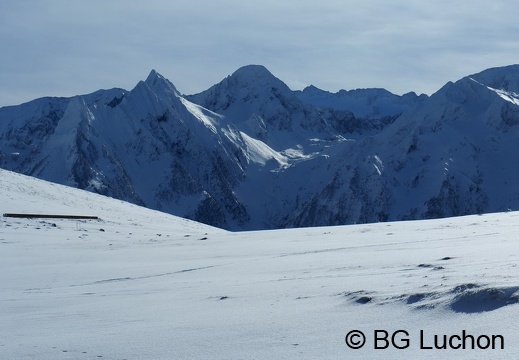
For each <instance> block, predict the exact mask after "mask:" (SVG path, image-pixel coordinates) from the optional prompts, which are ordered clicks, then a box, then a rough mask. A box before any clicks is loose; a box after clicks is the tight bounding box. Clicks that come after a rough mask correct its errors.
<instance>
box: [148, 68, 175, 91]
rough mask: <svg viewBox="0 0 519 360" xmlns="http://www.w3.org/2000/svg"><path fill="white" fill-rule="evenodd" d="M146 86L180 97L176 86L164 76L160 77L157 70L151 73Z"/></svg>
mask: <svg viewBox="0 0 519 360" xmlns="http://www.w3.org/2000/svg"><path fill="white" fill-rule="evenodd" d="M145 83H146V85H148V86H149V87H150V88H151V89H159V88H162V89H165V90H169V91H171V92H173V93H174V94H176V95H178V94H179V92H178V91H177V89H176V88H175V85H173V84H172V83H171V81H169V80H168V79H166V78H165V77H164V76H162V75H160V74H159V73H158V72H157V71H155V69H153V70H151V71H150V74H149V75H148V77H147V78H146V81H145Z"/></svg>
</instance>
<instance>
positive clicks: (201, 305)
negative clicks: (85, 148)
mask: <svg viewBox="0 0 519 360" xmlns="http://www.w3.org/2000/svg"><path fill="white" fill-rule="evenodd" d="M0 200H1V201H0V212H1V213H4V212H15V211H16V212H22V211H23V212H46V213H48V212H53V213H54V212H56V213H57V212H59V213H68V214H77V215H85V214H88V215H98V216H99V217H100V220H88V221H86V220H85V221H78V220H63V219H46V220H43V219H13V218H3V217H2V218H0V284H2V286H1V287H0V304H1V306H0V323H1V324H2V326H0V354H1V357H2V358H5V359H10V360H19V359H20V360H21V359H42V360H50V359H52V360H61V359H63V360H64V359H75V360H82V359H101V358H102V359H194V360H196V359H204V360H205V359H215V360H219V359H250V358H258V359H268V358H274V359H294V358H297V359H312V360H313V359H347V358H355V359H370V360H371V359H402V358H406V359H417V360H421V359H436V358H438V357H444V358H447V359H462V360H464V359H471V360H474V359H488V358H492V359H513V358H515V356H516V355H517V354H518V353H519V342H518V340H517V329H516V328H517V326H516V320H515V319H517V317H518V315H519V292H518V289H519V280H518V278H517V264H518V262H519V255H518V253H517V233H518V227H519V213H517V212H507V213H497V214H487V215H482V216H477V215H475V216H467V217H460V218H450V219H441V220H427V221H410V222H388V223H379V224H363V225H351V226H337V227H320V228H304V229H287V230H275V231H257V232H241V233H230V232H226V231H222V230H220V229H216V228H213V227H209V226H205V225H202V224H198V223H195V222H192V221H188V220H184V219H180V218H177V217H174V216H170V215H166V214H164V213H160V212H156V211H151V210H147V209H144V208H141V207H138V206H135V205H131V204H128V203H123V202H121V201H117V200H113V199H109V198H106V197H102V196H99V195H95V194H91V193H87V192H84V191H80V190H76V189H72V188H68V187H63V186H60V185H56V184H50V183H47V182H43V181H41V180H37V179H34V178H29V177H26V176H23V175H19V174H15V173H12V172H8V171H5V170H0ZM352 330H360V331H363V332H364V334H365V335H366V344H365V346H364V347H363V348H362V349H359V350H352V349H350V348H348V347H347V346H346V344H345V336H346V334H348V333H349V332H350V331H352ZM375 330H385V331H388V332H389V333H390V334H392V333H393V332H394V331H397V330H404V331H406V332H407V333H408V336H403V335H404V334H403V333H399V334H397V336H396V339H397V344H398V345H399V346H403V345H404V344H405V343H404V342H400V340H401V339H403V338H407V339H409V347H407V348H405V349H397V348H394V347H393V346H390V347H389V348H387V349H385V350H382V349H379V350H375V349H374V336H373V334H374V331H375ZM421 332H422V336H421ZM463 333H465V334H467V335H471V336H474V337H475V338H476V339H477V338H479V337H482V338H481V339H482V341H484V340H485V338H484V337H485V336H487V337H491V336H493V335H499V336H501V337H502V339H503V342H501V341H497V342H496V343H495V345H496V347H495V349H492V348H488V349H486V350H483V349H472V348H471V346H470V344H471V343H470V342H467V348H466V349H457V350H454V349H446V350H443V349H442V350H439V349H420V347H421V343H420V339H421V338H423V342H422V345H423V346H424V347H431V346H434V336H435V335H437V336H438V337H439V341H440V342H441V341H442V339H443V335H446V336H449V337H450V336H461V335H462V334H463ZM453 341H454V342H453V344H454V345H455V346H456V345H458V343H459V340H458V339H457V338H453ZM201 342H202V343H203V344H201ZM501 344H502V345H503V349H501ZM379 345H380V346H382V345H383V342H381V343H380V344H379ZM481 345H482V346H485V345H486V343H484V342H481Z"/></svg>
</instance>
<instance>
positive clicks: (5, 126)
mask: <svg viewBox="0 0 519 360" xmlns="http://www.w3.org/2000/svg"><path fill="white" fill-rule="evenodd" d="M316 91H317V90H315V89H314V92H316ZM518 93H519V66H517V65H515V66H509V67H504V68H496V69H489V70H486V71H484V72H482V73H479V74H474V75H471V76H468V77H466V78H463V79H461V80H459V81H457V82H456V83H449V84H447V85H445V86H444V87H443V88H442V89H440V90H439V91H438V92H437V93H435V94H434V95H432V96H431V97H417V96H416V95H413V94H410V95H406V96H403V97H398V96H396V95H392V94H390V93H388V92H386V91H385V90H380V89H372V90H365V91H356V92H353V93H350V92H348V95H347V96H346V97H344V99H346V100H345V102H344V103H343V104H342V105H341V104H339V103H338V102H334V104H332V105H333V106H334V107H336V108H338V107H340V106H344V107H347V106H350V105H351V106H353V107H354V108H355V109H353V110H355V111H357V110H358V109H359V108H361V109H364V110H366V109H368V110H369V106H372V108H371V109H372V110H373V111H371V112H369V111H368V112H365V113H364V115H366V117H365V118H362V117H357V116H355V115H354V114H353V113H352V112H350V111H343V110H336V109H331V108H325V107H321V106H314V105H312V104H310V103H308V102H305V101H302V100H301V99H300V96H301V94H298V93H297V92H293V91H291V90H290V89H289V88H288V87H287V86H286V85H285V84H284V83H283V82H282V81H281V80H279V79H277V78H275V77H274V76H273V75H272V74H271V73H270V72H269V71H268V70H267V69H265V68H264V67H262V66H257V65H251V66H246V67H243V68H241V69H238V70H237V71H236V72H235V73H234V74H232V75H231V76H229V77H227V78H226V79H224V80H223V81H222V82H220V83H219V84H216V85H214V86H213V87H211V88H210V89H208V90H207V91H204V92H202V93H200V94H196V95H191V96H181V95H180V93H179V92H178V91H177V89H176V88H175V87H174V86H173V84H172V83H171V82H169V81H168V80H166V79H165V78H164V77H162V76H161V75H159V74H158V73H156V72H155V71H152V72H151V73H150V75H149V76H148V78H147V79H146V81H142V82H140V83H139V84H137V86H136V87H135V88H134V89H133V90H131V91H126V90H122V89H112V90H100V91H98V92H96V93H93V94H90V95H85V96H76V97H73V98H45V99H38V100H35V101H33V102H30V103H27V104H24V105H20V106H16V107H5V108H1V109H0V166H1V167H2V168H5V169H9V170H13V171H16V172H20V173H24V174H28V175H32V176H36V177H39V178H42V179H47V180H50V181H54V182H58V183H61V184H67V185H71V186H74V187H79V188H82V189H87V190H90V191H94V192H98V193H100V194H104V195H108V196H112V197H115V198H119V199H123V200H127V201H131V202H133V203H136V204H140V205H144V206H147V207H150V208H153V209H157V210H161V211H165V212H168V213H171V214H175V215H178V216H183V217H187V218H190V219H195V220H197V221H200V222H204V223H207V224H210V225H213V226H218V227H222V228H226V229H233V230H239V229H247V230H251V229H266V228H280V227H302V226H323V225H340V224H352V223H365V222H378V221H387V220H401V219H423V218H437V217H446V216H455V215H465V214H475V213H482V212H494V211H503V210H506V209H517V208H519V190H518V188H517V187H516V186H515V185H514V184H515V182H516V181H515V179H516V178H517V177H518V175H519V172H518V171H517V170H516V167H515V166H513V165H514V164H515V162H516V161H515V160H516V155H515V154H517V153H518V151H519V141H517V140H518V138H519V127H518V126H517V125H519V95H518ZM314 99H315V96H314ZM348 99H349V100H348ZM352 99H354V100H355V101H353V100H352ZM307 100H308V98H307ZM334 101H335V100H334ZM337 101H338V100H337ZM348 104H350V105H348ZM377 109H378V110H377ZM364 110H363V111H364ZM400 111H403V112H402V113H401V114H400ZM368 113H369V114H368ZM375 113H376V114H378V115H376V116H379V115H380V116H382V115H383V116H382V117H380V118H376V116H375Z"/></svg>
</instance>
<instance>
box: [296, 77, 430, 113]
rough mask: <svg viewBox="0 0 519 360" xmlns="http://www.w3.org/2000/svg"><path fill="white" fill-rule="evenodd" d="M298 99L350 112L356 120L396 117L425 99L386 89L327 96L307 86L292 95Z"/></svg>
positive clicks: (361, 90)
mask: <svg viewBox="0 0 519 360" xmlns="http://www.w3.org/2000/svg"><path fill="white" fill-rule="evenodd" d="M295 94H296V96H297V98H298V99H300V100H302V101H304V102H307V103H309V104H312V105H315V106H321V107H328V108H332V109H337V110H348V111H351V112H352V113H353V114H354V115H355V116H356V117H360V118H369V119H379V118H383V117H386V116H396V115H399V114H401V113H403V112H405V111H407V110H409V109H410V108H412V107H414V106H416V105H417V104H418V103H420V102H422V101H424V100H426V99H427V95H425V94H422V95H420V96H418V95H416V94H415V93H414V92H410V93H407V94H404V95H402V96H399V95H395V94H393V93H391V92H389V91H387V90H386V89H355V90H341V91H339V92H336V93H331V92H328V91H325V90H321V89H319V88H316V87H315V86H313V85H310V86H308V87H306V88H305V89H303V90H302V91H296V92H295Z"/></svg>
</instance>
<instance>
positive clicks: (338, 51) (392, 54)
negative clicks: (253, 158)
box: [0, 0, 519, 106]
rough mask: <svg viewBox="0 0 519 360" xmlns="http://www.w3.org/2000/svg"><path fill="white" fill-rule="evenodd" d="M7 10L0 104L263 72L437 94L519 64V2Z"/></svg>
mask: <svg viewBox="0 0 519 360" xmlns="http://www.w3.org/2000/svg"><path fill="white" fill-rule="evenodd" d="M1 7H2V9H1V11H0V42H1V45H2V48H3V50H4V51H2V55H1V56H0V106H3V105H9V104H16V103H20V102H23V101H28V100H31V99H33V98H35V97H39V96H45V95H55V96H72V95H75V94H80V93H87V92H91V91H94V90H96V89H98V88H107V87H123V88H126V89H131V88H132V87H133V86H134V85H135V84H136V83H137V81H138V80H140V79H143V78H145V77H146V75H147V73H148V72H149V71H150V70H151V69H152V68H155V69H157V70H158V71H159V72H161V73H162V74H163V75H164V76H166V77H168V78H169V79H170V80H171V81H172V82H173V83H174V84H175V85H176V86H177V88H178V89H179V90H180V91H181V92H183V93H194V92H198V91H202V90H204V89H206V88H208V87H209V86H211V85H213V84H214V83H216V82H218V81H220V80H221V79H222V78H224V77H225V76H227V75H228V74H230V73H232V72H234V71H235V70H236V69H237V68H238V67H240V66H243V65H246V64H251V63H254V64H263V65H265V66H266V67H267V68H269V69H270V70H271V71H272V72H273V73H274V74H275V75H276V76H278V77H280V78H281V79H282V80H284V81H286V82H287V83H288V85H289V86H292V87H293V88H301V87H303V86H306V85H310V84H313V85H315V86H318V87H321V88H323V89H326V90H330V91H338V90H339V89H342V88H345V89H351V88H359V87H385V88H387V89H388V90H390V91H393V92H395V93H405V92H408V91H416V92H418V93H421V92H425V93H429V94H430V93H432V92H434V91H436V90H437V89H439V88H440V87H441V86H442V85H443V84H444V83H446V82H447V81H450V80H453V81H454V80H457V79H458V78H460V77H462V76H465V75H468V74H471V73H474V72H477V71H481V70H483V69H485V68H488V67H493V66H500V65H507V64H511V63H515V62H517V58H519V40H516V37H515V36H514V35H513V34H516V33H517V30H519V29H518V27H519V25H518V23H517V21H516V19H515V14H516V13H517V10H519V4H518V3H515V2H512V1H507V0H496V1H492V2H484V1H480V0H472V1H458V2H455V3H452V2H447V1H444V0H439V1H436V2H428V3H423V2H416V1H411V0H395V1H393V2H390V3H388V2H387V1H382V0H372V1H369V2H366V1H361V0H342V1H335V0H334V1H332V0H323V1H320V2H315V1H308V0H299V1H294V0H287V1H274V0H266V1H262V2H243V1H237V0H222V1H218V2H215V1H209V0H198V1H197V0H194V1H190V2H180V1H176V0H175V1H170V0H149V1H146V2H137V1H121V0H120V1H108V2H107V1H101V0H92V1H89V2H88V3H87V2H73V1H67V0H47V1H40V0H20V1H13V2H4V3H3V4H2V5H1Z"/></svg>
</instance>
